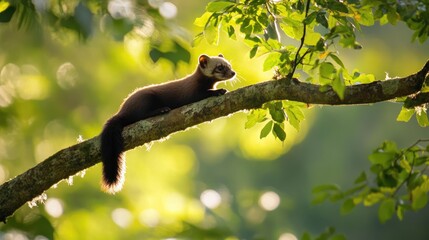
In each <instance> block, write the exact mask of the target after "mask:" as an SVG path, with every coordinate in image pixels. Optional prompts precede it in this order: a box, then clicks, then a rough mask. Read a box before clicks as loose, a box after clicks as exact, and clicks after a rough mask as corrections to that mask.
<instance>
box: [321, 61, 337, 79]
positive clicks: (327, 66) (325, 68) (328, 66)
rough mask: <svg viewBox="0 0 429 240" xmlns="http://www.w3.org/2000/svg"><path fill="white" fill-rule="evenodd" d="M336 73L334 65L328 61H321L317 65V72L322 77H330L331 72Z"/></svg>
mask: <svg viewBox="0 0 429 240" xmlns="http://www.w3.org/2000/svg"><path fill="white" fill-rule="evenodd" d="M335 73H336V70H335V67H334V65H333V64H332V63H330V62H323V63H321V64H320V66H319V74H320V76H321V77H323V78H328V79H332V76H333V74H335Z"/></svg>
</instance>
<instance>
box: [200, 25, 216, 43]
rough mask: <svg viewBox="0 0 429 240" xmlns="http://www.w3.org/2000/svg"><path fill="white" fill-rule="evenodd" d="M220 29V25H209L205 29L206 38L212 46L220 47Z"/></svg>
mask: <svg viewBox="0 0 429 240" xmlns="http://www.w3.org/2000/svg"><path fill="white" fill-rule="evenodd" d="M219 29H220V25H217V26H212V25H209V26H207V27H206V29H204V37H205V38H206V40H207V42H208V43H209V44H212V45H218V43H219Z"/></svg>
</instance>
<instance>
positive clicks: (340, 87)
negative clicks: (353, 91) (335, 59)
mask: <svg viewBox="0 0 429 240" xmlns="http://www.w3.org/2000/svg"><path fill="white" fill-rule="evenodd" d="M342 70H343V69H340V71H339V72H338V74H337V76H336V77H335V78H334V81H333V82H332V89H334V91H335V93H337V95H338V97H339V98H340V99H341V100H343V99H344V91H345V90H346V84H345V82H344V78H343V71H342Z"/></svg>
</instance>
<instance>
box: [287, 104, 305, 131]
mask: <svg viewBox="0 0 429 240" xmlns="http://www.w3.org/2000/svg"><path fill="white" fill-rule="evenodd" d="M285 111H286V114H287V116H288V122H289V123H290V125H292V126H293V127H294V128H295V129H296V130H297V131H299V130H300V123H301V121H302V120H304V113H303V112H302V110H301V108H299V107H294V106H292V107H287V108H285Z"/></svg>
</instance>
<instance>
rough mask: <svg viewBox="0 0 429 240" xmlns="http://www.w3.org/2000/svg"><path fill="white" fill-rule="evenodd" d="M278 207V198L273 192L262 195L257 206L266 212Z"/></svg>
mask: <svg viewBox="0 0 429 240" xmlns="http://www.w3.org/2000/svg"><path fill="white" fill-rule="evenodd" d="M279 205H280V196H279V195H278V194H277V193H275V192H273V191H268V192H265V193H263V194H262V196H261V197H260V198H259V206H261V207H262V208H263V209H265V210H267V211H273V210H275V209H276V208H277V207H278V206H279Z"/></svg>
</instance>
